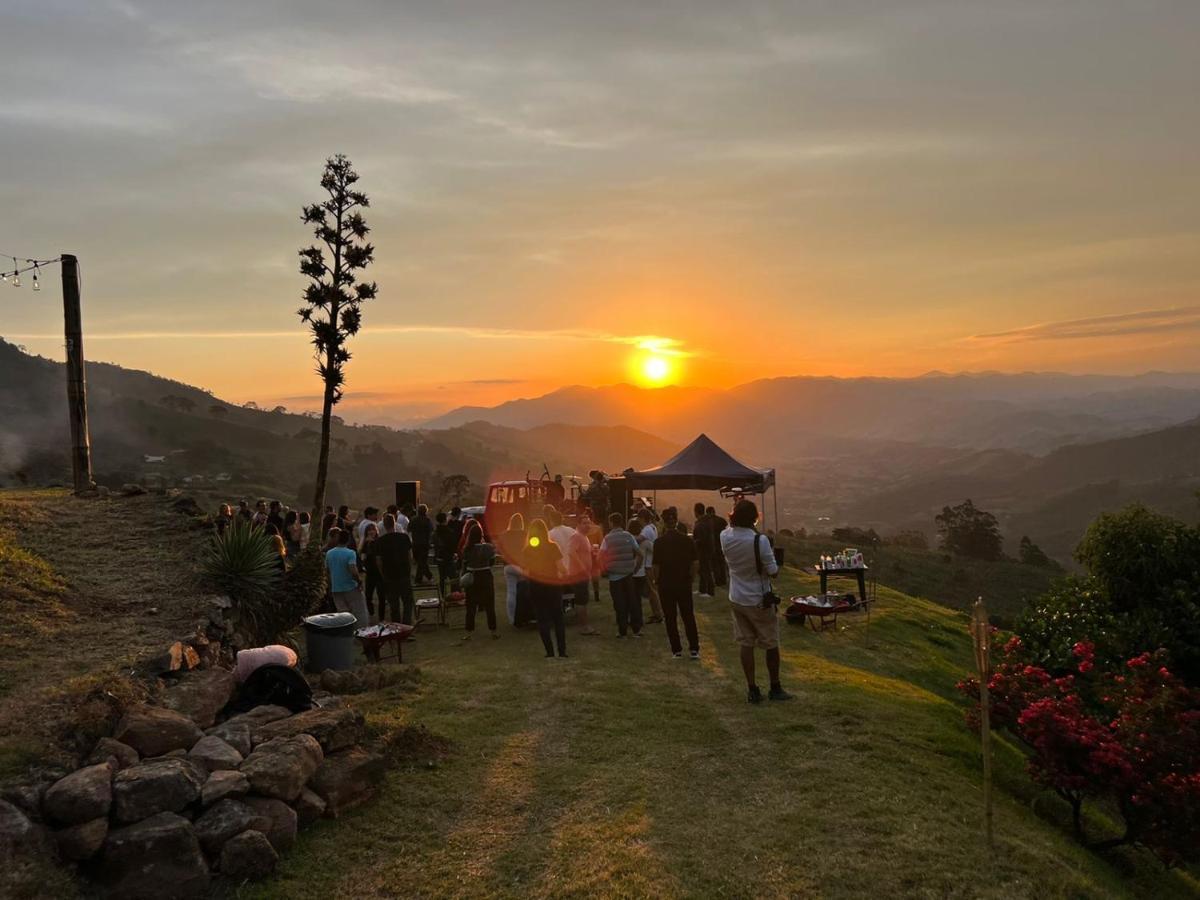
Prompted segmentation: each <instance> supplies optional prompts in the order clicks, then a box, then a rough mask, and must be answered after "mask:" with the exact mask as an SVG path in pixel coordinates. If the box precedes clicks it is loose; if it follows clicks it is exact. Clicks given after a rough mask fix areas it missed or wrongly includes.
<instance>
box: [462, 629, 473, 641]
mask: <svg viewBox="0 0 1200 900" xmlns="http://www.w3.org/2000/svg"><path fill="white" fill-rule="evenodd" d="M462 639H463V640H464V641H469V640H470V639H471V632H469V631H468V632H467V633H466V634H464V635H463V636H462Z"/></svg>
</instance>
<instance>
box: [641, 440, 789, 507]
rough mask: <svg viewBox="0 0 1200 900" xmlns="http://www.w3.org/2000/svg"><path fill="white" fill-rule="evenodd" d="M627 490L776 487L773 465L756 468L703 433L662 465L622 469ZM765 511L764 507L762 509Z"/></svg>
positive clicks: (758, 491)
mask: <svg viewBox="0 0 1200 900" xmlns="http://www.w3.org/2000/svg"><path fill="white" fill-rule="evenodd" d="M622 477H623V478H624V481H625V487H626V489H628V490H629V491H639V490H640V491H660V490H661V491H670V490H674V491H683V490H699V491H722V492H724V491H738V492H740V493H747V494H764V495H765V494H766V492H767V490H768V489H771V488H774V487H775V470H774V469H756V468H754V467H752V466H748V465H746V464H745V463H742V462H740V461H738V460H737V459H735V458H734V457H733V456H731V455H730V454H729V453H728V452H726V451H725V450H723V449H722V448H721V447H720V446H719V445H718V444H717V443H716V442H715V441H713V440H712V438H710V437H709V436H708V435H706V434H702V435H700V436H699V437H697V438H696V439H695V440H694V441H692V442H691V443H690V444H688V445H687V446H686V447H684V448H683V449H682V450H680V451H679V452H678V453H676V454H675V455H674V456H672V457H671V458H670V459H668V460H667V461H666V462H665V463H663V464H662V465H661V466H655V467H654V468H652V469H644V470H642V471H640V472H638V471H634V470H632V469H629V470H626V471H625V472H623V473H622ZM774 499H775V527H776V528H778V527H779V505H778V504H779V501H778V497H777V496H776V497H775V498H774ZM764 512H765V511H764Z"/></svg>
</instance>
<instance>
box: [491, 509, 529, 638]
mask: <svg viewBox="0 0 1200 900" xmlns="http://www.w3.org/2000/svg"><path fill="white" fill-rule="evenodd" d="M496 543H497V544H498V545H499V548H500V555H501V556H503V557H504V587H505V596H504V608H505V611H506V612H507V613H508V624H509V625H516V624H517V589H518V588H519V587H520V585H521V579H522V578H524V577H525V573H524V572H522V571H521V559H522V557H523V556H524V554H525V517H524V516H522V515H521V514H520V513H513V514H512V517H511V518H510V519H509V520H508V530H507V531H505V532H504V533H503V534H502V535H500V537H498V538H497V539H496Z"/></svg>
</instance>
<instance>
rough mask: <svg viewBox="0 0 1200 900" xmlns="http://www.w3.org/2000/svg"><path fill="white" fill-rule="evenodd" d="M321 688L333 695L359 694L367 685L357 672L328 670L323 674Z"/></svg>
mask: <svg viewBox="0 0 1200 900" xmlns="http://www.w3.org/2000/svg"><path fill="white" fill-rule="evenodd" d="M321 687H323V688H324V689H325V690H327V691H329V692H330V693H331V694H359V693H362V691H363V690H365V688H366V684H365V683H364V682H363V678H362V676H361V675H359V674H358V673H357V672H352V671H346V672H339V671H337V670H336V669H326V670H325V671H324V672H322V673H321Z"/></svg>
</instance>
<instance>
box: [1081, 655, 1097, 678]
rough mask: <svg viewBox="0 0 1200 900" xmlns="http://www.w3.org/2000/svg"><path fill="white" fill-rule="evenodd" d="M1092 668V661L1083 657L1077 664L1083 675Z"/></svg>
mask: <svg viewBox="0 0 1200 900" xmlns="http://www.w3.org/2000/svg"><path fill="white" fill-rule="evenodd" d="M1094 668H1095V666H1094V665H1093V664H1092V661H1091V660H1090V659H1085V660H1084V661H1083V662H1081V663H1080V664H1079V671H1080V673H1082V674H1084V675H1086V674H1087V673H1088V672H1090V671H1092V669H1094Z"/></svg>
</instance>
